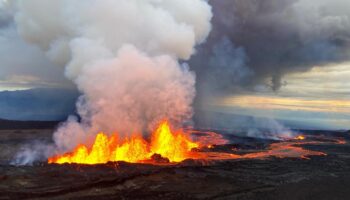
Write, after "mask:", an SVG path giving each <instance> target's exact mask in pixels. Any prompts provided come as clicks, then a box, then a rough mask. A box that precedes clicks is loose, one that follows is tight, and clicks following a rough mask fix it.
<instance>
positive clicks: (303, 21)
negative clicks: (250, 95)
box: [190, 0, 350, 96]
mask: <svg viewBox="0 0 350 200" xmlns="http://www.w3.org/2000/svg"><path fill="white" fill-rule="evenodd" d="M209 2H210V4H211V5H212V7H213V12H214V18H213V29H212V32H211V35H210V37H209V38H208V41H207V43H205V44H204V45H203V46H201V47H200V48H199V51H198V52H197V55H196V56H195V57H194V58H193V59H192V60H191V63H190V64H191V67H192V68H193V69H194V70H195V71H196V73H197V77H198V84H197V85H198V89H199V91H198V92H199V95H204V94H205V96H208V94H210V95H212V94H213V93H219V94H220V93H226V94H227V92H232V91H237V88H241V89H242V88H243V89H244V90H247V89H253V88H254V87H255V86H256V85H259V84H265V85H269V86H270V87H271V88H272V89H273V90H275V91H276V90H278V89H279V88H280V87H281V86H283V85H284V84H286V83H285V82H284V81H283V76H284V75H285V74H288V73H294V72H303V71H308V70H310V69H311V68H312V67H314V66H322V65H328V64H332V63H339V62H344V61H349V60H350V1H348V0H264V1H257V0H210V1H209ZM223 42H224V43H225V45H220V44H222V43H223ZM228 49H229V50H228ZM230 49H231V50H230ZM218 52H219V53H218ZM233 60H234V61H233ZM213 61H214V63H213ZM242 75H243V76H242ZM210 95H209V96H210Z"/></svg>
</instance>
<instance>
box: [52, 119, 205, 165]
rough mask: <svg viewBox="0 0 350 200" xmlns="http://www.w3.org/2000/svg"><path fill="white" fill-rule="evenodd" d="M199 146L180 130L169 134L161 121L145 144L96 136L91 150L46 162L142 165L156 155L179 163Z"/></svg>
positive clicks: (140, 140) (80, 148)
mask: <svg viewBox="0 0 350 200" xmlns="http://www.w3.org/2000/svg"><path fill="white" fill-rule="evenodd" d="M197 147H199V145H198V144H197V143H195V142H192V141H191V140H190V138H189V137H188V136H187V135H186V134H185V133H183V132H182V131H179V132H176V133H173V132H172V131H171V129H170V127H169V124H168V122H167V121H164V122H162V123H161V124H160V125H159V127H158V128H157V129H156V131H155V132H154V133H153V134H152V136H151V142H150V143H148V142H147V141H145V140H144V139H143V138H142V137H141V136H134V137H131V138H128V139H126V140H125V141H123V142H121V143H118V139H117V136H116V135H114V136H112V137H108V136H107V135H106V134H104V133H99V134H97V136H96V138H95V141H94V144H93V145H92V147H91V148H88V147H87V146H85V145H79V146H77V147H76V148H75V149H74V151H73V152H71V153H66V154H64V155H61V156H55V157H51V158H49V159H48V162H49V163H57V164H63V163H80V164H101V163H107V162H109V161H126V162H131V163H135V162H143V161H146V160H150V159H151V157H152V155H154V154H159V155H161V156H162V157H164V158H168V159H169V161H171V162H180V161H183V160H185V159H187V158H196V155H195V153H194V152H191V150H192V149H193V148H197Z"/></svg>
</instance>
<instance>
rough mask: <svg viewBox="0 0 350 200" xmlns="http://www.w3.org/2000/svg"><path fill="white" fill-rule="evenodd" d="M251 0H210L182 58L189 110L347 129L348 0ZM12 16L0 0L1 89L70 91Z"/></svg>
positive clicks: (349, 86)
mask: <svg viewBox="0 0 350 200" xmlns="http://www.w3.org/2000/svg"><path fill="white" fill-rule="evenodd" d="M254 2H255V1H253V0H246V1H241V0H232V1H229V0H227V1H224V0H210V1H209V3H210V4H211V5H212V7H213V14H214V18H213V19H212V23H213V25H212V30H211V34H210V35H209V38H208V39H207V41H206V43H204V44H203V45H200V46H199V47H198V51H197V53H196V54H195V55H194V56H193V58H192V59H191V60H189V61H187V62H188V63H189V66H190V69H191V70H192V71H193V72H194V73H196V81H197V83H196V84H197V98H196V100H195V102H194V105H195V109H198V110H208V111H212V112H223V113H232V114H235V115H249V116H256V117H267V118H272V119H276V120H279V121H281V122H283V123H285V124H287V125H288V126H292V127H293V128H298V127H301V128H310V129H314V128H322V129H350V125H349V124H350V82H349V81H348V77H350V7H349V2H348V1H346V0H335V1H332V0H309V1H308V0H280V1H274V0H267V1H264V2H259V3H254ZM16 23H17V22H16V5H15V3H9V2H7V1H5V0H0V92H1V91H2V92H4V91H12V92H13V93H14V94H15V93H16V91H19V90H27V89H35V88H52V89H58V88H64V89H68V90H76V88H75V86H74V84H73V83H72V82H71V81H69V80H68V79H67V78H66V77H65V71H64V66H62V65H61V64H60V63H57V62H53V61H52V60H51V59H50V56H49V55H48V52H47V51H43V49H41V48H40V47H38V46H36V45H35V44H33V43H31V42H30V41H27V40H26V39H25V38H23V37H22V35H21V33H20V31H19V30H18V27H17V25H16ZM43 95H45V94H44V93H43ZM74 95H76V94H75V93H74ZM39 96H40V95H39ZM49 99H50V101H52V98H49ZM1 101H4V100H2V99H0V102H1ZM64 102H67V101H64ZM69 102H71V101H69ZM12 106H13V105H12ZM21 106H22V105H21ZM21 106H20V107H21ZM67 107H69V108H71V107H72V106H71V105H69V106H67ZM0 109H1V108H0ZM67 110H72V109H67ZM41 112H42V111H41ZM0 113H1V112H0ZM33 114H35V112H34V113H33ZM51 115H52V113H51ZM6 117H7V116H0V118H6ZM60 117H61V118H62V113H60ZM28 118H30V115H28Z"/></svg>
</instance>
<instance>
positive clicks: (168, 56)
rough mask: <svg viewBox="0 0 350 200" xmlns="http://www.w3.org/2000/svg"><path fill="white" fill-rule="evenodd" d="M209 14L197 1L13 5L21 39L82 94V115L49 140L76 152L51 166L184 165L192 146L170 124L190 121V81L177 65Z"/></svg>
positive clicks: (206, 26) (202, 33)
mask: <svg viewBox="0 0 350 200" xmlns="http://www.w3.org/2000/svg"><path fill="white" fill-rule="evenodd" d="M39 7H40V9H38V8H39ZM126 16H130V17H126ZM211 17H212V13H211V7H210V6H209V5H208V3H207V2H206V1H204V0H192V1H187V0H181V1H179V0H170V1H153V0H147V1H138V0H131V1H112V0H102V1H88V2H86V1H61V0H54V1H50V2H42V1H38V0H29V1H20V2H19V3H18V12H17V15H16V23H17V26H18V30H19V32H20V35H21V36H22V37H23V38H24V39H25V40H27V41H28V42H31V43H34V44H36V45H37V46H39V47H40V48H41V49H42V50H44V51H45V52H46V54H47V56H48V57H49V58H50V59H51V60H52V61H53V62H56V63H59V64H61V65H63V66H65V75H66V77H67V78H69V79H70V80H72V81H73V82H74V83H75V84H76V86H77V88H78V89H79V91H80V92H81V93H82V95H81V97H80V98H79V100H78V102H77V103H76V107H77V113H78V115H79V119H78V118H77V117H75V116H70V117H69V118H68V120H67V121H66V122H65V123H63V124H62V125H61V126H60V127H59V128H58V130H57V131H56V132H55V133H54V136H53V137H54V142H55V150H54V152H51V154H53V155H51V156H54V157H55V155H59V154H62V153H67V152H71V151H73V153H72V154H71V155H70V156H63V157H61V158H60V159H59V158H57V159H54V158H50V159H49V162H54V161H53V160H55V161H56V162H63V160H65V161H67V162H77V163H90V164H93V163H105V162H107V161H115V160H123V161H129V162H137V161H141V160H144V159H147V158H149V157H150V154H151V153H156V154H160V155H161V156H165V157H166V158H167V159H169V160H170V161H181V160H183V159H184V158H185V157H186V155H187V154H188V153H189V152H190V150H191V148H193V147H197V144H195V143H194V142H192V141H190V138H189V137H188V136H187V135H186V134H182V133H171V131H170V130H169V128H168V124H171V126H172V127H174V128H175V129H179V128H180V127H181V126H182V125H183V124H184V123H187V122H189V120H190V119H191V117H192V107H191V104H192V102H193V98H194V96H195V88H194V84H195V75H194V73H193V72H191V71H190V70H189V68H188V66H187V64H186V63H184V62H183V61H185V60H187V59H189V58H190V57H191V55H192V54H193V53H195V49H194V48H195V46H196V45H197V44H200V43H202V42H204V41H205V39H206V37H207V36H208V34H209V31H210V29H211V24H210V20H211ZM179 59H181V60H182V61H181V63H180V62H179V61H178V60H179ZM165 120H166V121H167V122H163V121H165ZM162 122H163V123H162ZM157 126H158V127H157ZM149 132H154V134H152V136H151V141H149V144H148V142H146V141H145V140H144V139H143V138H147V137H148V136H149V134H148V133H149ZM167 148H173V149H170V150H167Z"/></svg>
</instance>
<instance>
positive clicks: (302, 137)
mask: <svg viewBox="0 0 350 200" xmlns="http://www.w3.org/2000/svg"><path fill="white" fill-rule="evenodd" d="M295 139H296V140H305V136H303V135H298V136H297V137H295Z"/></svg>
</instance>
